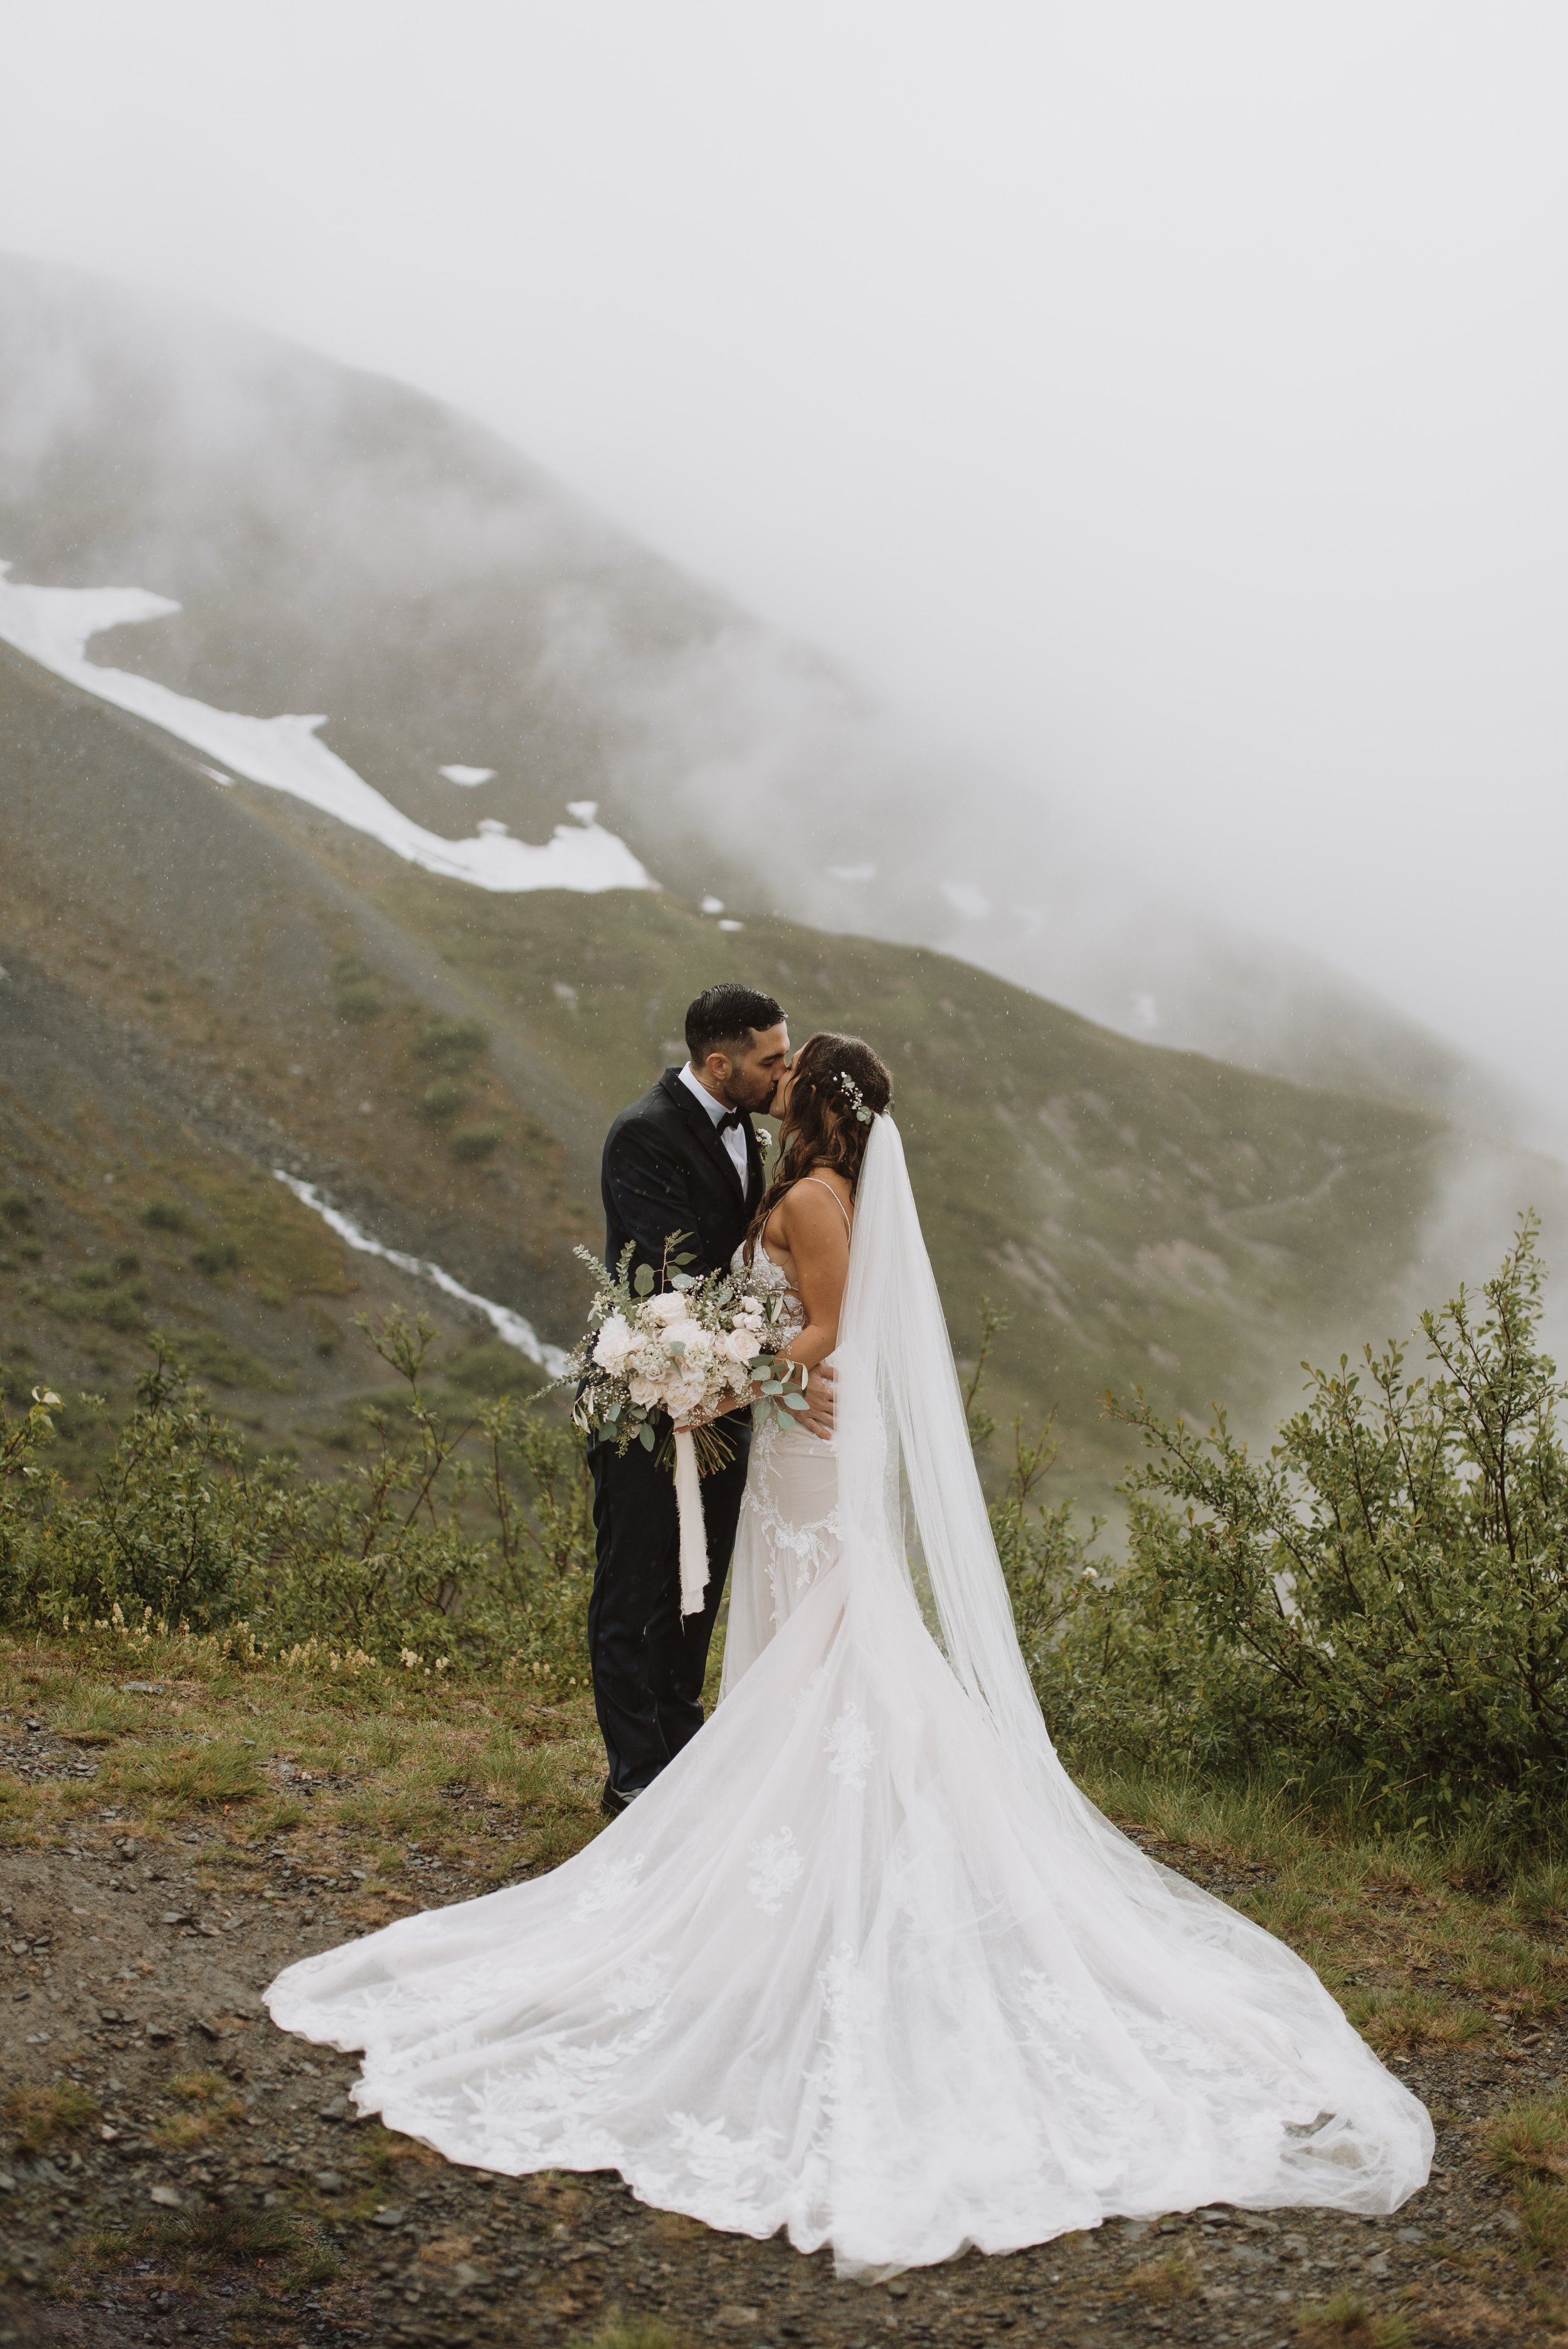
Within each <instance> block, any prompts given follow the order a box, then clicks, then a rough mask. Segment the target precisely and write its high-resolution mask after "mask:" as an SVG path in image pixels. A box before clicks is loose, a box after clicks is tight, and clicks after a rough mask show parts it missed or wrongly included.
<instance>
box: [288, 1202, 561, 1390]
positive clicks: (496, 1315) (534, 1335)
mask: <svg viewBox="0 0 1568 2349" xmlns="http://www.w3.org/2000/svg"><path fill="white" fill-rule="evenodd" d="M273 1174H275V1175H276V1176H277V1178H278V1181H279V1182H280V1183H283V1184H285V1185H287V1187H288V1188H289V1189H290V1190H291V1191H292V1192H293V1193H294V1197H295V1198H296V1199H298V1200H299V1202H300V1203H301V1205H302V1206H306V1207H313V1208H314V1209H315V1213H316V1214H317V1215H318V1216H320V1217H321V1220H322V1222H323V1223H324V1224H325V1226H327V1228H328V1230H329V1231H334V1232H335V1233H336V1234H337V1237H338V1238H339V1239H340V1240H343V1241H346V1243H347V1245H348V1247H351V1248H357V1249H358V1250H359V1253H360V1255H361V1256H378V1257H380V1258H381V1260H382V1262H383V1263H384V1264H395V1265H397V1268H398V1269H399V1270H400V1271H403V1272H411V1273H413V1274H414V1276H415V1278H417V1279H419V1280H428V1282H429V1283H430V1285H431V1287H432V1288H438V1289H439V1290H440V1291H441V1294H442V1296H443V1297H455V1298H456V1299H458V1301H459V1304H461V1305H471V1306H472V1307H473V1309H474V1310H475V1311H476V1312H479V1313H482V1314H483V1315H484V1317H485V1319H486V1320H487V1321H488V1322H489V1323H490V1328H491V1329H492V1330H494V1331H495V1333H496V1336H497V1337H498V1338H499V1339H500V1340H501V1341H502V1343H503V1344H504V1345H508V1346H515V1347H516V1349H517V1350H518V1352H519V1353H520V1354H526V1355H527V1357H528V1359H529V1361H531V1362H537V1363H538V1364H539V1365H540V1367H541V1369H542V1370H546V1371H549V1372H550V1375H551V1377H552V1379H558V1378H560V1377H561V1376H562V1374H563V1372H564V1371H565V1369H566V1365H567V1362H568V1361H570V1359H571V1357H570V1356H569V1355H568V1354H567V1352H566V1350H565V1349H564V1348H563V1347H561V1346H550V1345H546V1343H545V1341H544V1340H543V1339H542V1338H541V1337H540V1335H539V1333H538V1331H537V1330H535V1328H534V1326H533V1324H532V1322H531V1321H525V1320H524V1319H523V1318H522V1316H521V1313H514V1312H513V1311H512V1309H511V1306H510V1305H498V1304H497V1303H496V1301H495V1299H494V1298H493V1297H481V1296H480V1294H479V1291H478V1290H477V1289H473V1288H464V1287H463V1284H462V1282H461V1281H460V1280H454V1279H453V1278H452V1276H451V1274H450V1273H449V1272H443V1271H442V1269H441V1268H440V1266H439V1265H438V1264H432V1263H431V1261H430V1259H429V1257H423V1256H407V1255H405V1253H404V1251H403V1250H402V1249H401V1248H393V1247H386V1246H385V1245H384V1244H383V1243H382V1242H381V1241H380V1240H377V1239H372V1237H370V1234H369V1233H368V1232H364V1231H361V1230H360V1228H359V1226H358V1225H357V1224H355V1223H351V1222H350V1221H349V1219H348V1217H347V1216H346V1215H344V1214H343V1212H342V1210H341V1209H340V1208H337V1207H333V1206H328V1205H327V1203H326V1201H325V1199H324V1198H323V1197H322V1195H321V1193H320V1192H319V1191H318V1190H317V1189H316V1187H315V1184H314V1183H306V1182H304V1181H302V1179H301V1178H300V1176H299V1175H297V1174H286V1173H285V1172H284V1169H283V1167H281V1166H274V1167H273Z"/></svg>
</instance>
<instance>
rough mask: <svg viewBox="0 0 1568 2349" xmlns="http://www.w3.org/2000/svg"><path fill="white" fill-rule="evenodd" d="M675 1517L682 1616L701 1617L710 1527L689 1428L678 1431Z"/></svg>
mask: <svg viewBox="0 0 1568 2349" xmlns="http://www.w3.org/2000/svg"><path fill="white" fill-rule="evenodd" d="M676 1515H677V1516H678V1517H679V1519H680V1528H681V1613H682V1614H683V1615H700V1614H701V1612H702V1602H703V1596H704V1594H705V1592H706V1591H707V1524H706V1523H705V1521H704V1518H703V1514H702V1471H701V1470H700V1469H699V1468H698V1466H697V1464H696V1439H695V1438H694V1436H693V1435H692V1433H691V1430H690V1429H689V1428H686V1427H677V1428H676Z"/></svg>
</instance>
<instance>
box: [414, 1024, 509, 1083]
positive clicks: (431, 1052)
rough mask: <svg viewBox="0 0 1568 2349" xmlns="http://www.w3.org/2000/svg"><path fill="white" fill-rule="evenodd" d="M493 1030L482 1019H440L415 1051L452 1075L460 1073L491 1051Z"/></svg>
mask: <svg viewBox="0 0 1568 2349" xmlns="http://www.w3.org/2000/svg"><path fill="white" fill-rule="evenodd" d="M414 1050H415V1051H416V1052H418V1055H419V1058H420V1059H421V1060H422V1061H434V1062H435V1063H436V1066H437V1067H438V1069H444V1070H445V1071H446V1072H447V1074H448V1075H449V1076H461V1075H463V1074H464V1073H465V1071H468V1070H469V1069H471V1068H472V1067H473V1065H474V1062H475V1061H478V1060H481V1059H482V1058H483V1056H484V1055H485V1053H486V1052H488V1051H489V1050H490V1030H489V1029H488V1028H487V1027H486V1026H485V1025H484V1022H483V1021H482V1020H480V1019H438V1020H436V1021H434V1022H433V1023H432V1024H431V1025H430V1026H429V1027H428V1028H427V1029H426V1030H425V1032H424V1034H423V1035H422V1036H421V1037H420V1038H419V1040H418V1043H417V1044H416V1045H415V1047H414Z"/></svg>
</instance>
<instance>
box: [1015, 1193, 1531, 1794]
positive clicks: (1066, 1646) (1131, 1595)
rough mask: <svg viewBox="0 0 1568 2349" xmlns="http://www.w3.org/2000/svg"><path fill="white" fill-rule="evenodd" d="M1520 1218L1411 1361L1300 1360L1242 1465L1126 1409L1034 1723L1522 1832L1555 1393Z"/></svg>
mask: <svg viewBox="0 0 1568 2349" xmlns="http://www.w3.org/2000/svg"><path fill="white" fill-rule="evenodd" d="M1541 1291H1542V1268H1541V1265H1540V1262H1539V1259H1538V1257H1537V1254H1536V1244H1535V1226H1534V1223H1533V1220H1532V1219H1530V1218H1527V1219H1526V1220H1525V1221H1524V1222H1523V1223H1522V1226H1521V1227H1520V1231H1519V1235H1518V1237H1517V1239H1516V1242H1515V1244H1514V1246H1513V1247H1512V1249H1511V1252H1510V1254H1509V1256H1508V1257H1507V1259H1506V1260H1505V1262H1504V1264H1503V1266H1502V1268H1501V1271H1500V1272H1499V1273H1498V1275H1497V1277H1496V1278H1494V1279H1492V1280H1491V1281H1489V1282H1488V1283H1487V1284H1486V1288H1485V1290H1484V1293H1483V1301H1482V1303H1481V1304H1480V1305H1478V1304H1477V1303H1476V1301H1475V1300H1474V1299H1471V1298H1470V1297H1469V1296H1467V1294H1466V1293H1465V1292H1464V1291H1463V1290H1462V1289H1461V1290H1460V1295H1459V1296H1458V1298H1457V1299H1453V1300H1452V1301H1451V1302H1450V1303H1449V1305H1448V1306H1446V1307H1445V1308H1444V1309H1443V1310H1442V1312H1441V1313H1436V1314H1433V1313H1429V1314H1426V1315H1424V1316H1423V1317H1422V1322H1421V1327H1422V1330H1423V1332H1424V1334H1425V1339H1426V1345H1427V1351H1428V1355H1429V1361H1430V1365H1431V1369H1430V1374H1429V1376H1427V1377H1424V1378H1412V1377H1411V1376H1409V1375H1408V1371H1407V1369H1406V1363H1405V1354H1404V1350H1403V1349H1401V1348H1400V1347H1398V1346H1393V1345H1391V1346H1390V1347H1389V1348H1388V1349H1387V1351H1386V1352H1384V1353H1382V1354H1380V1355H1377V1356H1375V1355H1374V1354H1373V1352H1372V1350H1371V1349H1370V1348H1367V1349H1365V1350H1364V1353H1363V1358H1362V1361H1361V1363H1360V1365H1359V1366H1358V1367H1357V1368H1356V1369H1352V1368H1351V1366H1350V1363H1349V1361H1348V1360H1347V1359H1342V1360H1341V1361H1340V1364H1339V1367H1338V1370H1337V1371H1314V1372H1313V1373H1312V1374H1311V1385H1310V1387H1309V1389H1308V1401H1307V1402H1306V1405H1305V1408H1304V1409H1303V1410H1302V1411H1300V1412H1298V1413H1295V1415H1294V1416H1293V1417H1292V1418H1291V1419H1289V1420H1287V1421H1286V1422H1285V1423H1284V1426H1283V1427H1282V1428H1281V1429H1280V1431H1279V1436H1278V1440H1277V1442H1276V1443H1275V1444H1274V1446H1273V1448H1272V1450H1271V1452H1270V1453H1269V1454H1268V1456H1267V1458H1266V1459H1254V1458H1253V1457H1252V1456H1251V1454H1249V1452H1248V1450H1247V1448H1246V1446H1245V1445H1244V1444H1240V1443H1238V1442H1237V1441H1236V1440H1235V1439H1234V1438H1233V1436H1232V1435H1231V1433H1230V1432H1229V1430H1228V1428H1227V1427H1226V1424H1225V1422H1224V1419H1223V1416H1221V1418H1220V1419H1219V1421H1218V1423H1217V1424H1216V1425H1215V1426H1214V1427H1213V1428H1212V1429H1211V1430H1210V1432H1209V1433H1208V1434H1207V1436H1202V1437H1201V1436H1198V1435H1196V1434H1194V1433H1193V1432H1192V1431H1191V1429H1190V1428H1188V1427H1187V1426H1185V1425H1184V1424H1183V1423H1181V1422H1180V1421H1178V1422H1177V1423H1176V1424H1175V1426H1173V1427H1171V1426H1167V1425H1165V1424H1163V1423H1161V1421H1159V1420H1158V1419H1157V1418H1155V1416H1154V1415H1153V1413H1151V1412H1150V1411H1149V1410H1148V1409H1147V1408H1146V1407H1145V1406H1144V1405H1143V1403H1142V1401H1141V1399H1140V1400H1139V1401H1138V1402H1137V1403H1136V1404H1135V1405H1134V1406H1133V1407H1132V1408H1131V1409H1130V1410H1128V1411H1125V1412H1121V1413H1119V1416H1120V1417H1122V1418H1124V1419H1125V1420H1126V1421H1127V1422H1128V1423H1130V1424H1131V1425H1133V1426H1136V1427H1138V1428H1140V1430H1141V1431H1142V1433H1143V1435H1144V1438H1145V1441H1146V1443H1147V1445H1148V1448H1149V1455H1150V1456H1149V1458H1148V1460H1147V1461H1146V1464H1145V1465H1144V1466H1143V1467H1142V1468H1141V1469H1140V1470H1139V1471H1138V1472H1137V1473H1136V1474H1135V1475H1133V1476H1132V1477H1131V1478H1130V1481H1129V1483H1128V1485H1127V1486H1126V1487H1125V1488H1124V1489H1125V1491H1126V1494H1127V1498H1128V1503H1129V1510H1130V1523H1129V1553H1130V1554H1129V1563H1128V1567H1127V1570H1126V1571H1125V1573H1124V1574H1122V1575H1121V1576H1119V1578H1115V1579H1114V1580H1107V1581H1104V1582H1098V1583H1096V1582H1091V1583H1084V1582H1081V1581H1080V1583H1079V1584H1078V1588H1076V1589H1075V1590H1073V1591H1072V1592H1071V1593H1070V1594H1069V1593H1068V1591H1067V1589H1066V1588H1065V1587H1064V1585H1063V1580H1062V1577H1061V1575H1060V1574H1058V1575H1057V1577H1056V1579H1055V1583H1054V1586H1053V1587H1054V1588H1055V1590H1056V1592H1057V1596H1058V1597H1059V1598H1060V1599H1061V1603H1062V1613H1061V1616H1060V1635H1059V1637H1057V1638H1056V1639H1055V1640H1054V1642H1053V1643H1051V1644H1049V1646H1048V1648H1047V1651H1045V1652H1041V1651H1038V1650H1037V1652H1036V1655H1035V1657H1034V1661H1035V1665H1036V1678H1037V1686H1038V1688H1039V1690H1040V1693H1041V1697H1042V1701H1043V1702H1044V1703H1045V1705H1046V1709H1047V1716H1048V1717H1049V1718H1051V1720H1052V1722H1053V1724H1054V1725H1056V1726H1057V1727H1058V1728H1060V1729H1062V1730H1065V1731H1066V1732H1067V1733H1069V1734H1071V1735H1074V1736H1076V1737H1078V1738H1079V1739H1081V1740H1085V1741H1087V1742H1088V1744H1093V1745H1095V1746H1098V1747H1099V1748H1100V1749H1102V1750H1106V1751H1109V1752H1112V1753H1118V1754H1123V1755H1127V1756H1133V1755H1136V1756H1139V1757H1147V1756H1150V1755H1151V1754H1160V1755H1161V1758H1162V1760H1163V1761H1165V1762H1166V1763H1170V1762H1172V1761H1175V1762H1186V1763H1188V1764H1191V1765H1194V1766H1198V1767H1202V1768H1209V1769H1212V1768H1215V1767H1221V1768H1223V1767H1233V1768H1242V1769H1253V1768H1259V1767H1267V1766H1278V1765H1279V1764H1280V1763H1281V1761H1282V1760H1288V1761H1289V1763H1290V1764H1291V1766H1292V1767H1293V1768H1295V1770H1297V1771H1298V1772H1299V1774H1300V1775H1301V1777H1302V1779H1303V1781H1304V1783H1305V1784H1306V1785H1307V1786H1308V1787H1309V1788H1310V1787H1312V1786H1313V1785H1327V1784H1328V1783H1329V1782H1330V1781H1337V1782H1338V1785H1339V1786H1340V1788H1341V1791H1342V1792H1343V1790H1344V1789H1345V1788H1346V1785H1349V1786H1350V1787H1351V1788H1352V1789H1353V1790H1354V1794H1355V1797H1356V1799H1357V1801H1358V1802H1360V1803H1362V1804H1364V1805H1366V1806H1369V1807H1370V1808H1371V1809H1373V1810H1374V1811H1375V1812H1378V1813H1381V1814H1382V1815H1383V1816H1387V1817H1390V1818H1392V1817H1396V1816H1397V1817H1398V1819H1399V1820H1400V1821H1401V1822H1403V1823H1405V1824H1408V1825H1415V1826H1421V1825H1423V1824H1427V1823H1436V1822H1438V1821H1442V1822H1445V1823H1450V1824H1451V1823H1458V1822H1460V1821H1465V1820H1468V1821H1470V1822H1471V1823H1473V1824H1477V1825H1485V1826H1488V1827H1489V1828H1491V1829H1492V1830H1497V1829H1502V1830H1504V1831H1505V1832H1508V1833H1513V1832H1516V1831H1517V1832H1522V1831H1523V1830H1524V1828H1525V1826H1526V1825H1527V1823H1528V1822H1529V1821H1530V1820H1532V1818H1536V1817H1538V1816H1542V1814H1543V1813H1544V1812H1546V1811H1548V1810H1553V1809H1556V1808H1558V1807H1560V1806H1561V1805H1562V1803H1563V1798H1564V1795H1568V1604H1565V1600H1568V1452H1565V1450H1564V1445H1563V1433H1562V1427H1561V1423H1560V1413H1561V1410H1562V1406H1563V1402H1564V1400H1565V1390H1564V1388H1563V1385H1562V1383H1561V1382H1560V1381H1559V1380H1558V1378H1557V1373H1556V1371H1555V1368H1554V1366H1553V1363H1552V1362H1551V1361H1550V1360H1549V1359H1548V1358H1547V1357H1546V1356H1545V1355H1544V1354H1542V1352H1541V1351H1540V1350H1539V1346H1538V1343H1537V1336H1538V1330H1539V1324H1540V1318H1541Z"/></svg>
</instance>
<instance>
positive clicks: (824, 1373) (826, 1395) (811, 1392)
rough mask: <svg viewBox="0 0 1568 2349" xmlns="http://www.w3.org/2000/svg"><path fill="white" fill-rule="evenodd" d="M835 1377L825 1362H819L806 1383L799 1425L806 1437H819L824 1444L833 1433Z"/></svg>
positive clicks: (834, 1373) (836, 1374) (835, 1374)
mask: <svg viewBox="0 0 1568 2349" xmlns="http://www.w3.org/2000/svg"><path fill="white" fill-rule="evenodd" d="M837 1376H838V1373H837V1371H831V1370H830V1369H829V1367H828V1365H827V1363H826V1362H819V1363H818V1364H817V1365H816V1367H815V1369H814V1370H813V1371H811V1374H810V1377H809V1378H808V1380H807V1381H806V1408H805V1410H804V1411H803V1412H802V1413H801V1414H800V1419H799V1424H800V1425H801V1426H802V1427H803V1428H804V1429H805V1431H806V1433H807V1434H808V1435H816V1436H820V1438H821V1440H822V1442H823V1443H824V1444H826V1443H828V1442H829V1441H830V1438H831V1436H832V1433H833V1381H834V1379H835V1378H836V1377H837Z"/></svg>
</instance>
